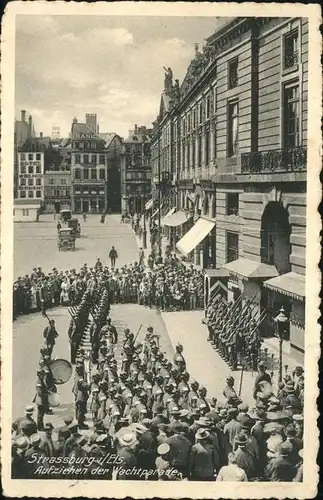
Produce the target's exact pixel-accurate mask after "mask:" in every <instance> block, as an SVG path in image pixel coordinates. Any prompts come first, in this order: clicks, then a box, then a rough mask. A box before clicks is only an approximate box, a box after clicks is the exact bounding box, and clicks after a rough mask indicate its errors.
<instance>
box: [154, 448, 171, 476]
mask: <svg viewBox="0 0 323 500" xmlns="http://www.w3.org/2000/svg"><path fill="white" fill-rule="evenodd" d="M169 451H170V446H169V444H167V443H162V444H160V445H159V446H158V448H157V453H158V457H157V458H156V461H155V465H156V469H157V472H158V480H159V481H165V480H167V479H169V476H168V475H167V474H165V471H167V470H169V469H170V468H171V466H170V461H169Z"/></svg>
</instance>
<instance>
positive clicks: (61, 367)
mask: <svg viewBox="0 0 323 500" xmlns="http://www.w3.org/2000/svg"><path fill="white" fill-rule="evenodd" d="M50 370H51V372H52V375H53V379H54V383H55V384H57V385H61V384H66V382H68V381H69V379H70V378H71V376H72V373H73V368H72V365H71V363H70V362H69V361H66V359H55V360H54V361H52V362H51V364H50Z"/></svg>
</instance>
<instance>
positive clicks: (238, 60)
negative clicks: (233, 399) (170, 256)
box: [152, 18, 308, 360]
mask: <svg viewBox="0 0 323 500" xmlns="http://www.w3.org/2000/svg"><path fill="white" fill-rule="evenodd" d="M307 82H308V21H307V19H305V18H304V19H301V18H228V19H222V20H221V21H220V22H219V25H218V28H217V30H216V31H215V33H213V34H212V35H211V36H209V37H208V38H207V39H206V45H205V46H204V47H203V50H202V51H201V52H200V51H199V50H198V47H196V49H195V57H194V59H193V61H192V62H191V64H190V65H189V67H188V70H187V74H186V76H185V78H184V80H183V82H182V84H181V86H180V95H179V98H178V99H177V102H176V103H175V102H174V101H173V102H172V105H171V106H170V108H171V109H169V110H168V111H167V112H166V115H167V116H164V117H163V118H162V119H161V117H160V116H159V117H158V119H157V123H156V124H155V134H156V135H157V137H153V139H152V144H158V142H159V141H161V137H162V135H163V132H164V128H166V124H167V126H168V127H170V129H171V130H172V131H173V132H172V133H171V143H170V146H169V147H170V149H171V153H170V155H169V158H171V159H170V160H169V162H168V163H167V164H166V166H165V165H164V167H163V169H164V170H165V171H167V172H169V174H170V176H171V177H172V179H173V184H175V186H176V208H177V211H180V210H181V211H186V213H189V214H190V216H191V217H190V219H189V222H186V223H185V224H179V225H178V226H177V229H176V231H177V237H181V236H183V233H185V240H184V239H183V240H180V241H178V243H177V248H178V249H179V250H180V251H181V252H182V253H183V254H184V255H185V256H186V257H187V258H189V259H191V260H192V262H194V263H195V264H197V265H201V266H203V267H205V268H209V267H213V268H216V269H221V273H223V270H225V271H227V273H228V280H229V285H228V286H229V289H230V293H232V294H233V293H235V291H236V290H238V289H239V290H240V291H241V292H242V293H243V296H244V297H247V298H250V299H251V300H252V301H253V302H254V303H255V304H256V305H257V306H258V307H259V309H260V310H264V309H266V310H267V311H268V316H267V320H266V321H264V323H263V325H262V330H263V333H264V334H265V335H266V334H270V333H272V332H273V329H274V322H273V318H274V317H275V315H276V314H277V313H278V311H279V308H280V307H281V306H282V305H283V306H284V308H285V310H286V311H287V313H288V316H289V320H290V321H289V331H288V332H286V339H287V340H288V341H289V344H290V347H291V349H292V350H293V352H294V354H295V356H296V357H298V358H299V359H300V360H301V359H302V357H303V352H304V324H305V241H306V235H305V233H306V168H307ZM161 150H162V149H161V148H159V151H161ZM157 151H158V148H157V147H156V148H155V152H153V153H152V154H153V156H154V158H156V159H155V162H154V169H153V178H154V176H155V175H156V171H157V170H158V165H159V166H160V163H161V158H160V155H159V156H158V155H157ZM157 159H158V161H157ZM174 179H175V182H174ZM165 189H166V193H167V192H169V193H173V191H174V185H171V183H168V185H167V186H166V188H165ZM166 196H167V194H166ZM174 215H175V214H174ZM179 221H180V219H179ZM190 225H191V226H192V227H191V230H190V231H189V232H187V229H188V228H189V226H190ZM177 239H178V238H177Z"/></svg>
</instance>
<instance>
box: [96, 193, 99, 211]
mask: <svg viewBox="0 0 323 500" xmlns="http://www.w3.org/2000/svg"><path fill="white" fill-rule="evenodd" d="M96 211H97V213H99V197H98V196H97V197H96Z"/></svg>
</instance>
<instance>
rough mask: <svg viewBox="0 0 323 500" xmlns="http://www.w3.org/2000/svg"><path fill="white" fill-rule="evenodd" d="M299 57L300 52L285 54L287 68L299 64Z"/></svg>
mask: <svg viewBox="0 0 323 500" xmlns="http://www.w3.org/2000/svg"><path fill="white" fill-rule="evenodd" d="M298 59H299V57H298V52H292V53H289V54H285V60H284V67H285V69H287V68H293V67H294V66H297V65H298Z"/></svg>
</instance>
